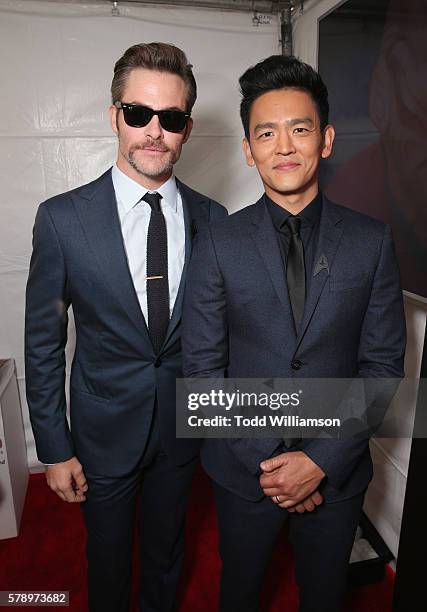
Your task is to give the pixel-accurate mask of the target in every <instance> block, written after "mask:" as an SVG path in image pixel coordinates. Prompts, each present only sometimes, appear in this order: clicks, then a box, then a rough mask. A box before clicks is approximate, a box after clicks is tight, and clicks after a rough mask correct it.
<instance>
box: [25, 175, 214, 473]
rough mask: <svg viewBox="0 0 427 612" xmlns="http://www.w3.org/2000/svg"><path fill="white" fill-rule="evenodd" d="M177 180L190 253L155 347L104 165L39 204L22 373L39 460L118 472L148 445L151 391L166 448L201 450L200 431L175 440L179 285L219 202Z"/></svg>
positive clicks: (181, 452)
mask: <svg viewBox="0 0 427 612" xmlns="http://www.w3.org/2000/svg"><path fill="white" fill-rule="evenodd" d="M177 184H178V188H179V191H180V193H181V196H182V201H183V208H184V219H185V231H186V239H185V245H186V252H185V263H184V269H183V274H182V278H181V284H180V287H179V292H178V295H177V298H176V302H175V305H174V309H173V313H172V316H171V319H170V323H169V329H168V331H167V336H166V339H165V342H164V344H163V347H162V349H161V351H160V353H159V354H158V355H156V354H155V353H154V349H153V346H152V344H151V341H150V338H149V335H148V329H147V325H146V323H145V319H144V316H143V314H142V311H141V308H140V305H139V302H138V298H137V295H136V292H135V289H134V285H133V282H132V277H131V274H130V272H129V268H128V263H127V258H126V253H125V249H124V244H123V239H122V234H121V228H120V221H119V217H118V212H117V204H116V198H115V193H114V188H113V183H112V179H111V170H108V171H107V172H106V173H105V174H103V175H102V176H101V177H99V178H98V179H96V180H95V181H93V182H91V183H89V184H87V185H84V186H83V187H79V188H77V189H73V190H72V191H70V192H68V193H65V194H62V195H59V196H55V197H53V198H51V199H49V200H47V201H46V202H44V203H43V204H41V205H40V207H39V209H38V212H37V217H36V222H35V226H34V234H33V255H32V258H31V265H30V273H29V278H28V284H27V304H26V328H25V342H26V385H27V399H28V405H29V409H30V417H31V422H32V426H33V431H34V437H35V441H36V447H37V453H38V457H39V459H40V461H42V462H44V463H57V462H60V461H65V460H67V459H69V458H70V457H72V456H73V455H76V456H77V457H78V458H79V460H80V461H81V463H82V464H83V467H84V468H85V469H86V470H87V471H88V472H90V473H93V474H100V475H106V476H119V475H121V474H125V473H126V472H128V471H129V470H131V469H132V468H133V467H134V466H135V465H136V464H137V462H138V460H139V458H140V457H141V455H142V452H143V450H144V447H145V444H146V442H147V439H148V435H149V428H150V423H151V417H152V413H153V408H154V404H155V399H156V396H157V405H158V411H159V421H160V434H161V439H162V442H163V447H164V450H165V451H166V452H167V454H168V455H169V456H170V457H171V459H172V460H173V461H174V462H176V463H177V464H181V463H185V462H186V461H188V460H189V459H191V457H192V456H194V455H195V454H196V453H197V451H198V449H197V445H196V444H195V441H188V440H176V435H175V379H176V377H179V376H182V364H181V342H180V320H181V311H182V299H183V288H184V283H185V279H186V277H187V268H188V262H189V259H190V254H191V248H192V240H193V236H194V234H195V232H196V231H197V229H199V228H201V227H202V226H203V224H205V223H208V222H210V221H211V220H212V219H218V218H220V217H221V216H223V215H226V211H225V209H224V208H223V207H222V206H220V205H219V204H217V203H216V202H214V201H212V200H210V199H209V198H207V197H206V196H203V195H201V194H199V193H197V192H195V191H193V190H192V189H190V188H189V187H187V186H186V185H184V184H183V183H181V182H179V181H177ZM143 248H145V247H144V245H141V249H143ZM70 305H72V308H73V314H74V320H75V327H76V347H75V353H74V359H73V364H72V368H71V381H70V420H71V431H70V428H69V426H68V423H67V419H66V397H65V353H64V349H65V345H66V342H67V323H68V316H67V311H68V307H69V306H70Z"/></svg>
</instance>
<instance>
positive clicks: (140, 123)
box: [114, 100, 190, 132]
mask: <svg viewBox="0 0 427 612" xmlns="http://www.w3.org/2000/svg"><path fill="white" fill-rule="evenodd" d="M114 106H115V107H116V108H121V109H122V111H123V117H124V120H125V123H127V125H129V126H131V127H136V128H139V127H144V126H146V125H148V124H149V123H150V121H151V119H152V118H153V116H154V115H157V116H158V118H159V122H160V125H161V126H162V128H163V129H164V130H166V131H167V132H182V130H183V129H184V128H185V126H186V125H187V121H188V119H189V118H190V113H185V112H184V111H180V110H153V109H152V108H148V106H142V105H141V104H127V103H126V102H120V101H119V100H117V101H116V102H114Z"/></svg>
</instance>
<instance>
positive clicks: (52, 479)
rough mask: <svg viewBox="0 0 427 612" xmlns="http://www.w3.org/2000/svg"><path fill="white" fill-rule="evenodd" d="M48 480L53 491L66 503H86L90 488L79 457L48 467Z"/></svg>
mask: <svg viewBox="0 0 427 612" xmlns="http://www.w3.org/2000/svg"><path fill="white" fill-rule="evenodd" d="M46 480H47V484H48V485H49V487H50V488H51V489H52V491H55V493H56V494H57V495H58V497H60V498H61V499H63V500H64V501H67V502H77V503H80V502H84V501H86V497H85V493H86V491H87V489H88V486H87V482H86V477H85V475H84V473H83V468H82V465H81V463H80V461H79V460H78V459H77V457H71V459H68V461H63V462H61V463H55V464H54V465H49V466H47V468H46Z"/></svg>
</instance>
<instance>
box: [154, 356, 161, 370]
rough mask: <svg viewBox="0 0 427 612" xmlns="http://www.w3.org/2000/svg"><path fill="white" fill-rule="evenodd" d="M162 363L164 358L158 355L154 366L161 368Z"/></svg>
mask: <svg viewBox="0 0 427 612" xmlns="http://www.w3.org/2000/svg"><path fill="white" fill-rule="evenodd" d="M161 365H162V360H161V359H160V357H157V359H156V361H155V362H154V367H155V368H160V366H161Z"/></svg>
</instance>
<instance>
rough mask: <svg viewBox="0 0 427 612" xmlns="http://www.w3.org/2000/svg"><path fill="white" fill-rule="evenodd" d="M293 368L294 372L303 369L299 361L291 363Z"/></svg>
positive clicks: (295, 360)
mask: <svg viewBox="0 0 427 612" xmlns="http://www.w3.org/2000/svg"><path fill="white" fill-rule="evenodd" d="M291 368H292V369H294V370H301V368H302V363H301V361H300V360H299V359H294V360H293V361H292V362H291Z"/></svg>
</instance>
